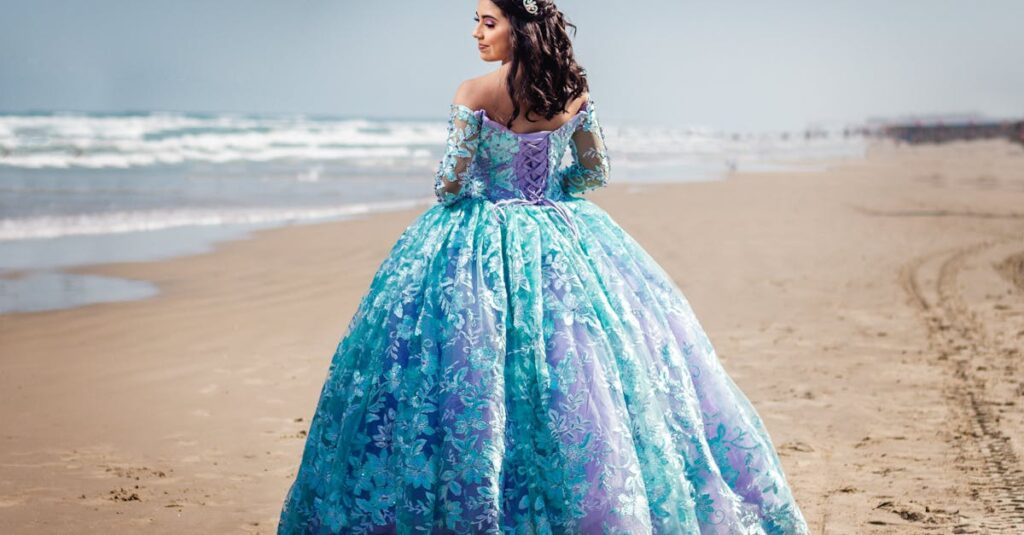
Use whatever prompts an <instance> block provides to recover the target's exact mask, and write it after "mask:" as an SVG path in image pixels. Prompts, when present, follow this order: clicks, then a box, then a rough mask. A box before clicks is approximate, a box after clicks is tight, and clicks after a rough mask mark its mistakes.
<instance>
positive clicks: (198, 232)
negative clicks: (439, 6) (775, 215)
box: [0, 112, 866, 314]
mask: <svg viewBox="0 0 1024 535" xmlns="http://www.w3.org/2000/svg"><path fill="white" fill-rule="evenodd" d="M445 128H446V122H445V120H444V118H437V119H434V120H423V119H401V118H396V119H388V120H377V119H366V118H353V117H337V116H316V115H280V114H278V115H261V114H230V113H177V112H125V113H78V112H40V113H24V114H0V314H4V313H19V312H36V311H43V310H51V309H58V308H68V307H74V306H83V305H88V304H91V303H97V302H104V301H119V300H125V299H142V298H146V297H150V296H153V295H156V294H157V293H158V289H157V288H156V287H154V286H153V285H151V284H149V283H146V282H144V281H127V280H120V279H112V278H106V277H95V276H84V275H80V274H73V273H67V272H65V271H64V269H66V268H68V267H73V266H81V265H90V264H100V263H108V262H122V261H147V260H156V259H160V258H167V257H172V256H177V255H183V254H195V253H197V252H203V251H208V250H210V249H211V248H212V247H214V246H215V245H216V243H218V242H221V241H224V240H230V239H240V238H244V237H246V236H248V234H249V232H251V231H252V230H254V229H258V228H267V227H273V226H280V225H290V224H302V223H311V222H318V221H325V220H336V219H344V218H351V217H359V216H362V215H365V214H370V213H374V212H380V211H386V210H396V209H404V208H409V207H413V206H417V205H419V206H422V207H423V208H424V209H426V208H427V207H429V206H430V204H431V203H432V202H433V192H432V188H433V181H434V178H433V175H434V172H435V170H436V168H437V165H438V162H439V161H440V158H441V156H442V154H443V150H444V138H445ZM603 128H604V131H605V134H606V142H607V145H608V147H609V159H610V161H611V167H612V178H611V179H612V182H625V183H651V182H665V181H694V180H720V179H723V178H725V177H727V176H728V174H729V173H730V172H731V171H735V170H741V171H743V170H755V169H756V170H786V169H794V168H797V167H800V168H804V167H806V166H808V165H812V166H813V165H814V164H815V162H826V161H827V160H829V159H832V158H835V157H860V156H862V155H863V151H864V150H865V145H866V144H865V140H864V139H863V138H862V137H860V136H859V135H856V134H849V133H848V132H845V133H844V132H839V131H833V132H828V131H818V132H812V133H793V134H735V133H724V132H716V131H714V130H710V129H705V128H678V127H675V128H670V127H630V126H627V125H621V126H620V125H610V124H605V125H604V126H603ZM566 158H569V155H568V153H567V154H566Z"/></svg>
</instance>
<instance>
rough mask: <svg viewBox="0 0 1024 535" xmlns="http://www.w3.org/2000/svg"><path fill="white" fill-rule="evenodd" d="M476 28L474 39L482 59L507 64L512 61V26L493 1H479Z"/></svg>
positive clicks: (475, 19)
mask: <svg viewBox="0 0 1024 535" xmlns="http://www.w3.org/2000/svg"><path fill="white" fill-rule="evenodd" d="M473 20H474V21H476V28H474V29H473V38H474V39H476V41H477V46H478V47H479V50H480V59H482V60H484V61H500V62H502V63H507V62H509V61H511V59H512V40H511V39H510V33H511V31H512V25H511V24H510V23H509V21H508V19H507V18H506V17H505V15H504V14H503V13H502V12H501V9H499V8H498V6H496V5H494V2H491V0H479V1H478V2H477V6H476V16H475V17H474V18H473Z"/></svg>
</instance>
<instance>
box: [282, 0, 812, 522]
mask: <svg viewBox="0 0 1024 535" xmlns="http://www.w3.org/2000/svg"><path fill="white" fill-rule="evenodd" d="M476 21H477V26H476V30H475V31H474V34H473V35H474V37H475V38H476V39H477V41H478V43H479V49H480V57H481V58H482V59H483V60H485V61H501V67H499V68H498V69H497V70H496V71H495V72H493V73H492V74H489V75H486V76H482V77H480V78H478V79H473V80H469V81H467V82H464V83H463V84H462V85H461V86H460V87H459V89H458V91H457V92H456V95H455V99H454V102H453V103H452V104H451V107H450V114H449V122H448V139H447V141H448V144H447V149H446V152H445V154H444V157H443V158H442V160H441V163H440V166H439V168H438V171H437V175H436V177H435V189H434V191H435V193H436V194H437V198H438V201H439V202H438V203H437V204H436V205H435V206H433V207H432V208H430V209H428V210H426V211H425V212H424V213H423V214H421V215H420V216H419V217H418V218H417V219H416V220H415V221H414V222H413V223H412V224H411V225H410V226H409V227H408V228H407V229H406V230H405V232H404V233H403V234H402V235H401V237H399V239H398V241H397V243H395V245H394V247H393V248H392V250H391V252H390V253H389V254H388V256H387V258H386V259H385V260H384V261H383V263H382V264H381V266H380V268H379V269H378V271H377V273H376V274H375V275H374V278H373V281H372V283H371V285H370V288H369V290H368V291H367V293H366V295H365V296H364V297H363V299H362V301H361V303H360V305H359V308H358V310H357V312H356V314H355V316H354V317H353V319H352V321H351V323H350V324H349V327H348V331H347V333H346V335H345V337H343V338H342V340H341V342H340V343H339V345H338V348H337V351H336V353H335V355H334V357H333V359H332V361H331V365H330V368H329V370H328V374H327V379H326V381H325V384H324V386H323V390H322V392H321V395H320V400H319V402H318V404H317V407H316V412H315V414H314V417H313V420H312V423H311V426H310V430H309V435H308V437H307V442H306V446H305V450H304V452H303V457H302V462H301V464H300V467H299V471H298V474H297V476H296V479H295V482H294V483H293V484H292V486H291V489H290V490H289V493H288V497H287V499H286V502H285V504H284V508H283V510H282V512H281V521H280V524H279V528H278V529H279V533H453V534H454V533H458V534H461V533H524V534H525V533H537V534H540V533H587V534H589V533H629V534H643V533H672V534H678V533H729V534H734V533H742V534H753V533H785V534H792V533H807V532H808V530H807V525H806V523H805V521H804V519H803V516H802V514H801V512H800V510H799V508H798V507H797V504H796V503H795V501H794V499H793V496H792V494H791V492H790V489H789V487H788V486H787V483H786V480H785V477H784V475H783V472H782V469H781V466H780V464H779V459H778V457H777V456H776V453H775V451H774V448H773V446H772V443H771V440H770V439H769V437H768V434H767V433H766V431H765V429H764V427H763V426H762V423H761V419H760V418H759V417H758V415H757V413H756V412H755V410H754V408H753V407H752V406H751V405H750V403H749V402H748V400H747V398H746V397H744V395H743V394H742V393H741V392H740V391H739V389H738V388H737V387H736V385H735V384H734V383H733V382H732V381H731V380H730V379H729V377H728V376H727V375H726V373H725V371H724V370H723V369H722V366H721V364H720V363H719V362H718V359H717V356H716V354H715V350H714V348H713V347H712V345H711V343H710V341H709V340H708V338H707V336H706V335H705V333H704V331H703V330H702V329H701V326H700V324H699V323H698V322H697V320H696V318H695V317H694V314H693V311H692V309H691V308H690V305H689V303H688V302H687V300H686V298H685V297H684V296H683V294H682V293H681V292H680V290H679V289H678V287H677V286H676V285H675V284H674V283H673V282H672V280H671V279H670V278H669V276H668V275H667V274H666V273H665V271H663V270H662V268H661V267H660V266H658V264H657V263H656V262H655V261H654V260H653V259H652V258H651V257H650V256H649V255H648V254H647V253H646V252H645V251H644V250H643V249H642V248H641V247H640V245H639V244H638V243H637V242H635V241H634V240H633V239H632V238H631V237H630V236H629V235H628V234H626V232H625V231H624V230H623V229H622V228H620V227H619V226H618V225H617V224H616V223H615V222H614V221H613V220H612V219H611V217H609V216H608V214H607V213H605V212H604V211H603V210H601V209H600V208H599V207H598V206H597V205H595V204H593V203H592V202H590V201H588V200H586V199H584V198H583V197H582V196H581V194H582V193H583V192H585V191H588V190H591V189H594V188H597V187H600V186H602V185H604V184H605V183H607V181H608V178H609V170H610V168H609V158H608V152H607V150H606V148H605V145H604V134H603V132H602V130H601V127H600V123H599V121H598V117H597V107H596V104H595V102H594V101H593V100H591V99H590V96H589V91H588V86H587V80H586V77H585V74H584V71H583V69H581V68H580V67H579V65H577V63H576V61H575V60H574V58H573V53H572V44H571V42H570V41H569V37H568V34H567V33H566V26H572V27H573V28H574V29H575V26H573V25H572V24H568V23H566V22H565V19H564V16H563V14H562V13H561V12H560V11H558V9H557V8H556V7H555V6H554V4H553V3H551V2H549V1H544V0H525V1H524V0H494V1H492V0H480V1H479V3H478V6H477V18H476ZM567 151H568V152H569V153H571V155H572V163H571V164H568V165H564V166H563V165H562V160H563V156H564V155H566V152H567Z"/></svg>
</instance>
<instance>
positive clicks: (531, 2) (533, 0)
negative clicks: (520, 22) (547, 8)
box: [523, 0, 538, 15]
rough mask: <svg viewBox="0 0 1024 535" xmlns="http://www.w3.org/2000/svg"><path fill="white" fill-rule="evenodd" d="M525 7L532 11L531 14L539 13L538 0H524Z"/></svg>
mask: <svg viewBox="0 0 1024 535" xmlns="http://www.w3.org/2000/svg"><path fill="white" fill-rule="evenodd" d="M523 9H525V10H527V11H529V12H530V14H531V15H536V14H537V11H538V9H537V0H523Z"/></svg>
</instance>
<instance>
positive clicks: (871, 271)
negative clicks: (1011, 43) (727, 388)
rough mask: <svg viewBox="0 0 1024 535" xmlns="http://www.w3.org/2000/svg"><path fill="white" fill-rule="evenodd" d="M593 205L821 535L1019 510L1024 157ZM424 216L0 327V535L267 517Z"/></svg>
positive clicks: (717, 187) (318, 228)
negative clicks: (776, 459) (752, 416)
mask: <svg viewBox="0 0 1024 535" xmlns="http://www.w3.org/2000/svg"><path fill="white" fill-rule="evenodd" d="M613 174H614V169H613ZM613 182H614V178H613ZM588 196H589V198H590V199H591V200H593V201H595V202H596V203H598V204H599V205H601V206H602V207H603V208H604V209H605V210H607V211H608V212H609V213H610V214H611V215H612V217H613V218H614V219H615V220H616V221H618V222H619V223H620V224H621V225H622V226H623V227H624V228H625V229H626V230H627V231H628V232H630V233H631V234H632V235H633V236H634V237H635V238H636V239H637V240H638V241H639V242H640V243H641V244H643V245H644V246H645V247H647V249H648V250H649V251H650V252H651V254H652V256H654V258H655V259H657V260H658V261H659V262H660V263H661V264H662V266H664V267H665V269H666V270H667V271H668V272H669V273H670V274H671V275H672V276H673V278H674V279H675V280H676V281H677V283H678V284H679V286H680V288H682V290H683V291H684V293H685V294H686V295H687V297H688V299H689V300H690V302H691V304H692V305H693V307H694V310H695V311H696V313H697V315H698V318H699V319H700V321H701V323H702V325H703V326H704V328H705V329H706V330H707V332H708V334H709V336H710V338H711V340H712V342H713V343H714V345H715V347H716V349H717V351H718V353H719V355H720V357H721V359H722V361H723V363H724V365H725V367H726V369H727V370H728V371H729V373H730V375H731V376H732V377H733V378H734V379H735V381H736V382H737V384H738V385H739V386H740V387H741V388H742V389H743V390H744V392H746V393H747V395H748V396H749V397H750V399H751V401H752V402H753V403H754V406H755V407H756V408H757V410H758V411H759V412H760V413H761V415H762V416H763V418H764V420H765V423H766V425H767V428H768V430H769V432H770V434H771V435H772V438H773V440H774V441H775V444H776V446H777V448H778V450H779V453H780V456H781V458H782V461H783V464H784V467H785V469H786V473H787V475H788V477H789V480H790V483H791V485H792V486H793V490H794V493H795V494H796V497H797V500H798V502H799V503H800V505H801V507H802V509H803V511H804V513H805V515H806V517H807V519H808V521H809V523H810V524H811V527H812V531H813V532H814V533H828V534H840V533H851V534H852V533H858V534H862V533H935V532H939V533H953V532H961V533H989V532H999V530H1000V529H1006V530H1009V528H1010V527H1011V526H1021V525H1024V499H1022V498H1021V497H1022V496H1024V471H1022V467H1024V464H1022V459H1024V410H1022V406H1021V403H1022V401H1021V400H1022V399H1024V369H1022V368H1024V366H1022V364H1021V360H1022V358H1024V355H1022V351H1024V148H1022V147H1020V146H1019V145H1011V144H1009V143H1006V142H997V141H984V142H971V143H953V144H948V145H944V146H940V147H936V146H930V147H894V146H892V145H889V144H878V145H875V146H873V147H872V148H871V150H870V151H869V155H868V158H867V159H866V160H864V161H860V160H857V161H845V162H839V161H837V162H833V163H832V164H831V165H830V166H829V168H828V169H827V170H825V171H810V172H785V173H754V174H745V173H742V172H741V173H737V174H736V175H734V176H732V177H730V178H729V179H728V180H725V181H721V182H705V183H686V184H666V185H656V186H655V185H650V186H648V185H642V186H641V185H627V184H616V183H613V184H612V185H610V186H609V187H607V188H604V189H602V190H599V191H596V192H593V193H590V194H588ZM424 209H426V205H423V206H420V207H417V208H415V209H412V210H404V211H400V212H392V213H386V214H379V215H375V216H372V217H369V218H365V219H358V220H351V221H341V222H332V223H323V224H316V225H306V226H296V227H288V228H280V229H272V230H264V231H259V232H257V233H256V234H255V235H254V237H253V238H252V239H248V240H241V241H234V242H228V243H225V244H221V245H220V246H219V247H218V248H217V250H215V251H213V252H211V253H207V254H201V255H196V256H190V257H181V258H175V259H171V260H166V261H158V262H144V263H123V264H112V265H105V266H95V267H90V268H87V269H79V270H76V271H79V272H82V273H94V274H102V275H112V276H120V277H126V278H136V279H141V280H150V281H153V282H155V283H156V284H158V285H159V287H160V289H161V292H162V293H161V294H160V295H159V296H157V297H155V298H152V299H146V300H143V301H136V302H124V303H111V304H99V305H92V306H87V307H82V308H77V309H71V310H60V311H50V312H39V313H25V314H14V315H4V316H0V421H2V422H3V431H2V433H3V434H2V437H0V532H2V533H54V532H75V533H123V532H145V533H272V532H273V531H274V529H275V526H276V521H277V515H278V512H279V510H280V506H281V504H282V501H283V499H284V494H285V492H286V490H287V488H288V485H290V483H291V481H292V478H293V477H294V475H295V470H296V468H297V466H298V463H299V459H300V455H301V448H302V444H303V439H304V436H305V431H306V429H307V428H308V425H309V421H308V418H309V417H310V416H311V414H312V412H313V409H314V405H315V402H316V399H317V397H318V395H319V391H320V387H321V385H322V381H323V379H324V377H325V374H326V371H327V365H328V363H329V361H330V357H331V356H332V354H333V352H334V349H335V347H336V345H337V343H338V341H339V340H340V337H341V336H342V334H343V333H344V330H345V328H346V326H347V323H348V321H349V319H350V318H351V316H352V314H353V313H354V312H355V308H356V306H357V305H358V301H359V299H360V297H361V296H362V295H363V293H364V292H365V291H366V289H367V288H368V285H369V282H370V279H371V278H372V276H373V273H374V271H375V270H376V268H377V267H378V266H379V264H380V262H381V261H382V260H383V259H384V257H385V256H386V254H387V253H388V251H389V250H390V248H391V246H392V245H393V243H394V241H395V240H396V239H397V238H398V236H399V234H400V233H401V232H402V231H403V230H404V229H405V228H406V226H407V225H408V224H409V223H411V222H412V220H413V219H414V218H415V217H416V216H417V215H418V214H419V213H421V212H422V210H424ZM1007 532H1009V531H1007Z"/></svg>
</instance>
